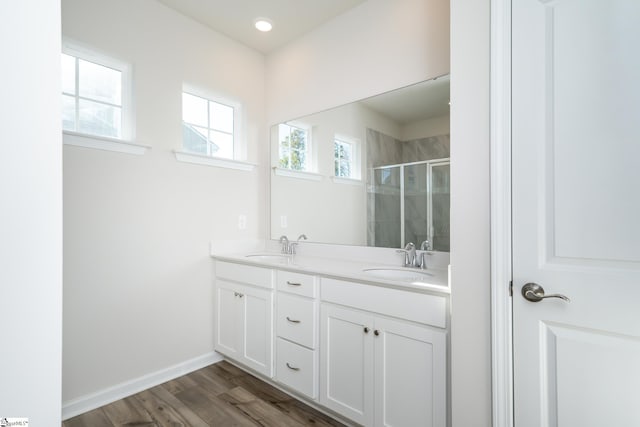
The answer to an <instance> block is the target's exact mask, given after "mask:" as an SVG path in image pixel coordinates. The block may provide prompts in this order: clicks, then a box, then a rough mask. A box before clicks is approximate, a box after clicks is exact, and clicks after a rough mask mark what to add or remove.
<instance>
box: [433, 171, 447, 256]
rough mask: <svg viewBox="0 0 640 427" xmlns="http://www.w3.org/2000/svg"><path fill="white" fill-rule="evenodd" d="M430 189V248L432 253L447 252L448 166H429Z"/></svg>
mask: <svg viewBox="0 0 640 427" xmlns="http://www.w3.org/2000/svg"><path fill="white" fill-rule="evenodd" d="M430 169H431V173H430V174H429V175H430V181H431V183H430V187H431V203H430V207H429V209H430V211H431V230H430V234H431V247H432V248H433V250H434V251H443V252H449V246H450V245H449V242H450V240H449V237H450V236H449V234H450V232H449V230H450V227H449V223H450V222H449V207H450V206H451V188H450V187H451V182H450V181H451V172H450V169H451V168H450V164H449V163H448V162H447V163H440V164H432V165H430Z"/></svg>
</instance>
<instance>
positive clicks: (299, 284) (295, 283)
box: [287, 280, 302, 286]
mask: <svg viewBox="0 0 640 427" xmlns="http://www.w3.org/2000/svg"><path fill="white" fill-rule="evenodd" d="M287 285H289V286H302V283H297V282H290V281H288V280H287Z"/></svg>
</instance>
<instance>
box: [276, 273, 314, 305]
mask: <svg viewBox="0 0 640 427" xmlns="http://www.w3.org/2000/svg"><path fill="white" fill-rule="evenodd" d="M276 277H277V278H276V282H277V288H278V290H279V291H283V292H289V293H292V294H296V295H302V296H305V297H309V298H315V297H316V295H317V283H316V282H317V278H316V276H312V275H310V274H303V273H294V272H292V271H280V270H279V271H278V272H277V274H276Z"/></svg>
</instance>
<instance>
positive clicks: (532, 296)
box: [522, 283, 571, 302]
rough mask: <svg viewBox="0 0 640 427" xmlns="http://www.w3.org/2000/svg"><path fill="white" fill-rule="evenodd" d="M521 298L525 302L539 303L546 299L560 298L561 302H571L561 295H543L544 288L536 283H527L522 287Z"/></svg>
mask: <svg viewBox="0 0 640 427" xmlns="http://www.w3.org/2000/svg"><path fill="white" fill-rule="evenodd" d="M522 296H523V297H524V299H526V300H527V301H531V302H540V301H542V300H543V299H546V298H560V299H561V300H563V301H566V302H571V300H570V299H569V297H567V296H565V295H561V294H549V295H545V294H544V288H543V287H542V286H540V285H538V284H537V283H527V284H526V285H524V286H523V287H522Z"/></svg>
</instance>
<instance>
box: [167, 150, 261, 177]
mask: <svg viewBox="0 0 640 427" xmlns="http://www.w3.org/2000/svg"><path fill="white" fill-rule="evenodd" d="M173 152H174V153H175V155H176V160H177V161H179V162H185V163H193V164H195V165H204V166H213V167H217V168H226V169H235V170H241V171H247V172H250V171H252V170H253V169H255V167H256V165H255V164H254V163H248V162H242V161H240V160H231V159H223V158H221V157H211V156H206V155H204V154H197V153H190V152H188V151H180V150H174V151H173Z"/></svg>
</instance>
